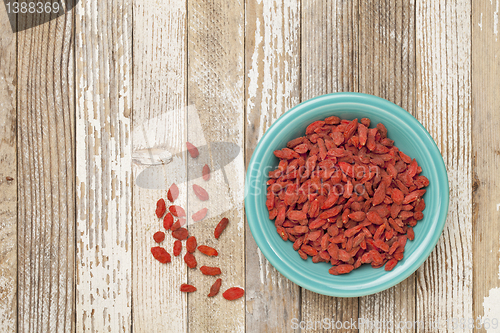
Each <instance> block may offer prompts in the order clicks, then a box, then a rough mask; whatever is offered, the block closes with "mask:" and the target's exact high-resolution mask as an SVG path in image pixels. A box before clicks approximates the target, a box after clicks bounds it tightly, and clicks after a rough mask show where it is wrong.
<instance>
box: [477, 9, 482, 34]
mask: <svg viewBox="0 0 500 333" xmlns="http://www.w3.org/2000/svg"><path fill="white" fill-rule="evenodd" d="M477 25H478V26H479V29H481V31H483V13H481V17H480V19H479V22H478V23H477Z"/></svg>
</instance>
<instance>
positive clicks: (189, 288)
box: [181, 283, 197, 293]
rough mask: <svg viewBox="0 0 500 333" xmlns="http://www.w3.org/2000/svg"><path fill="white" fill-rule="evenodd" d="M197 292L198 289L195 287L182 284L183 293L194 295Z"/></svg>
mask: <svg viewBox="0 0 500 333" xmlns="http://www.w3.org/2000/svg"><path fill="white" fill-rule="evenodd" d="M196 290H197V289H196V287H195V286H193V285H190V284H186V283H183V284H181V291H182V292H183V293H192V292H194V291H196Z"/></svg>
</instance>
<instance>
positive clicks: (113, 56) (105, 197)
mask: <svg viewBox="0 0 500 333" xmlns="http://www.w3.org/2000/svg"><path fill="white" fill-rule="evenodd" d="M75 8H76V98H77V103H76V117H77V118H76V162H77V163H76V177H77V178H76V188H77V210H78V213H77V262H78V266H77V275H76V276H77V302H76V309H77V316H76V327H77V331H78V332H83V331H91V332H103V331H113V332H129V331H130V330H131V315H132V314H131V275H132V272H131V262H132V252H131V226H132V216H131V215H132V208H131V207H132V183H131V182H132V177H131V175H132V170H131V165H132V158H131V157H132V154H131V129H130V125H131V121H130V116H131V110H132V105H131V97H132V96H131V89H132V86H131V83H132V82H131V78H132V75H131V74H132V66H131V64H132V61H131V57H132V45H131V37H132V31H131V30H132V22H131V20H132V2H131V1H128V0H121V1H100V2H99V3H97V2H94V1H80V2H79V3H78V4H77V6H76V7H75Z"/></svg>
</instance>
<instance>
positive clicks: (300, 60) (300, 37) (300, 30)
mask: <svg viewBox="0 0 500 333" xmlns="http://www.w3.org/2000/svg"><path fill="white" fill-rule="evenodd" d="M299 11H300V13H299V102H300V103H302V102H303V101H302V95H303V94H302V87H303V84H302V79H303V78H304V76H303V75H302V68H303V64H302V61H303V59H304V57H303V56H302V30H303V29H302V15H303V13H304V2H303V1H302V0H300V5H299ZM297 298H298V300H297V301H298V303H299V309H298V312H299V323H300V322H301V321H302V319H303V318H302V287H301V286H299V294H298V296H297ZM299 332H302V328H300V326H299Z"/></svg>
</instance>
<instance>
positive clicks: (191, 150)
mask: <svg viewBox="0 0 500 333" xmlns="http://www.w3.org/2000/svg"><path fill="white" fill-rule="evenodd" d="M186 147H187V150H188V152H189V155H191V157H192V158H196V157H198V155H199V154H200V153H199V152H198V148H196V147H195V146H194V145H193V144H192V143H191V142H186Z"/></svg>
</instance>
